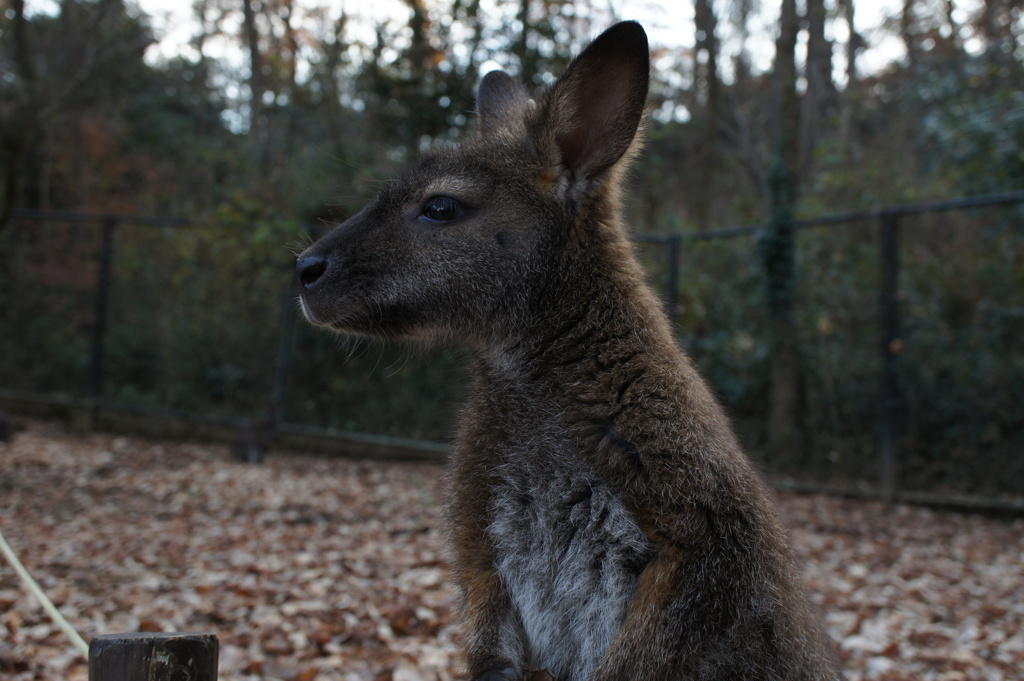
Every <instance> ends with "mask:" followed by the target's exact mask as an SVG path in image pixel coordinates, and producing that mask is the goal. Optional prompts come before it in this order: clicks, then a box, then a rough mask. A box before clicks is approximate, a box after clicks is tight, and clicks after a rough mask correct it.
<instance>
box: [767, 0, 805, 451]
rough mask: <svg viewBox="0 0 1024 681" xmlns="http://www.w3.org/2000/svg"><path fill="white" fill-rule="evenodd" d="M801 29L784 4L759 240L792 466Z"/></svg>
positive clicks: (773, 429)
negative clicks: (767, 199)
mask: <svg viewBox="0 0 1024 681" xmlns="http://www.w3.org/2000/svg"><path fill="white" fill-rule="evenodd" d="M799 29H800V24H799V17H798V16H797V11H796V0H782V15H781V19H780V23H779V38H778V41H777V42H776V52H775V80H776V84H777V87H778V90H779V100H778V101H779V105H778V123H777V126H778V127H777V129H776V142H775V150H774V154H773V157H772V161H771V164H770V170H769V185H770V186H769V189H770V195H771V216H770V218H769V223H768V226H767V227H766V228H765V232H764V234H763V235H762V237H761V259H762V265H763V267H764V271H765V286H766V291H765V292H766V301H767V307H768V313H769V317H770V320H771V330H770V337H771V406H770V415H769V421H768V440H769V443H768V445H769V451H770V453H771V455H772V456H773V457H775V458H777V459H780V460H783V461H787V462H791V461H795V460H799V459H800V457H801V456H802V446H801V438H800V430H799V424H800V412H801V375H800V355H799V350H798V345H797V344H798V340H797V339H798V336H797V332H796V323H795V320H794V318H793V302H794V295H795V289H796V258H795V252H796V244H795V239H794V234H793V230H794V222H795V218H796V204H797V195H798V189H799V176H800V173H799V158H800V157H799V131H800V99H799V96H798V94H797V82H796V81H797V69H796V43H797V33H798V31H799Z"/></svg>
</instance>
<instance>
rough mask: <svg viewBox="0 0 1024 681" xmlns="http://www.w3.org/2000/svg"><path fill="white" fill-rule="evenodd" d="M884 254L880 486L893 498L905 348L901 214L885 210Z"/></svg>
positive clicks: (881, 236)
mask: <svg viewBox="0 0 1024 681" xmlns="http://www.w3.org/2000/svg"><path fill="white" fill-rule="evenodd" d="M879 222H880V224H879V245H880V250H881V253H880V256H881V269H882V278H881V288H882V290H881V301H880V302H881V317H882V320H881V321H882V338H881V352H882V382H881V383H882V384H881V428H880V433H879V485H880V487H881V491H882V497H883V498H884V499H885V500H886V501H892V500H893V499H894V497H895V495H896V467H897V463H898V461H899V437H900V430H901V424H900V409H901V403H900V394H899V377H898V375H897V373H896V358H897V356H898V355H899V354H900V352H902V350H903V341H902V340H901V339H900V317H899V275H900V261H899V248H900V231H899V226H900V224H899V213H898V212H896V211H895V210H891V209H887V210H883V211H882V213H881V214H880V216H879Z"/></svg>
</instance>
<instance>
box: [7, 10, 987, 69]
mask: <svg viewBox="0 0 1024 681" xmlns="http://www.w3.org/2000/svg"><path fill="white" fill-rule="evenodd" d="M134 1H135V2H136V3H137V4H138V5H139V6H140V7H141V8H142V9H143V10H144V11H145V12H146V13H147V14H149V15H150V16H151V17H152V18H153V26H154V28H155V29H156V34H157V37H158V40H159V42H158V44H157V45H156V46H154V47H153V48H151V49H150V51H149V52H148V53H147V58H148V59H151V60H160V59H166V58H167V57H169V56H174V55H177V54H180V53H182V52H184V53H185V54H186V55H187V54H188V53H189V48H188V47H187V43H188V40H189V38H190V37H191V36H192V35H193V33H194V32H195V28H194V26H195V23H194V19H193V17H192V3H191V2H190V1H189V0H134ZM301 1H302V0H300V2H301ZM305 2H306V4H308V5H310V6H313V5H321V6H322V5H327V6H330V7H332V8H335V10H337V9H339V8H342V7H343V8H344V9H345V11H346V12H347V13H349V14H350V15H351V16H355V17H373V18H374V20H380V19H386V18H390V17H394V18H396V19H397V20H401V19H402V18H404V17H406V16H408V12H409V10H408V7H407V5H406V3H405V2H404V1H403V0H305ZM491 2H493V3H495V4H498V3H500V2H501V0H491ZM979 2H980V0H954V3H955V4H956V5H957V6H958V7H960V8H961V10H960V11H961V13H963V12H964V8H968V9H973V7H974V6H975V5H977V4H978V3H979ZM855 3H856V4H855V7H856V11H855V21H856V25H857V31H858V33H860V34H861V35H862V36H864V37H865V38H866V39H867V42H868V47H867V49H865V50H864V51H863V52H862V53H861V55H860V57H859V62H858V67H859V70H860V71H861V72H862V73H864V72H866V73H870V72H873V71H877V70H879V69H880V68H882V67H884V66H885V65H886V64H888V63H890V62H892V61H893V60H896V59H900V58H901V57H902V56H903V48H902V45H901V43H900V41H899V40H898V38H896V37H895V36H891V35H888V33H886V32H883V31H880V30H879V26H880V24H881V23H882V21H883V20H884V18H885V17H886V15H894V14H896V13H898V12H899V11H900V8H901V6H902V0H855ZM57 4H58V3H57V0H28V1H27V2H26V6H27V8H28V10H29V11H30V12H32V11H41V12H47V13H51V12H55V11H56V9H57ZM432 4H433V3H431V2H429V1H428V6H430V5H432ZM718 4H719V5H724V4H725V3H723V2H720V3H718ZM830 4H834V2H833V3H830ZM777 5H778V2H777V0H775V1H774V2H773V1H772V0H767V1H765V2H762V3H761V6H762V7H763V11H762V12H760V13H759V15H758V16H756V17H755V18H754V19H753V20H752V22H751V35H752V41H751V42H752V45H753V46H752V48H751V56H752V60H753V65H754V67H755V68H757V69H760V70H767V68H768V67H769V66H770V64H771V60H772V57H773V55H774V50H775V48H774V30H775V23H776V21H777V18H778V11H779V10H778V6H777ZM592 6H594V7H596V8H597V9H598V10H600V9H601V8H602V7H605V8H607V9H608V10H611V12H610V13H614V15H616V16H619V17H621V18H624V19H636V20H638V21H640V22H641V23H642V24H643V25H644V27H645V28H646V29H647V32H648V34H649V36H650V38H651V43H652V45H655V46H662V47H666V48H669V49H673V48H687V47H692V46H693V44H694V25H693V5H692V3H690V2H685V0H594V1H593V2H592ZM963 17H964V18H965V17H966V14H965V13H964V14H963ZM720 23H721V22H720ZM367 25H369V24H367ZM827 30H828V32H829V33H830V34H831V35H830V36H829V37H830V38H831V39H833V40H834V41H835V42H837V43H838V44H839V45H842V44H843V43H844V42H845V40H846V37H847V36H846V28H845V25H844V24H843V22H831V24H830V26H829V27H828V28H827ZM222 49H223V50H224V53H223V54H217V53H216V50H217V47H216V46H215V45H214V46H212V49H211V52H210V56H214V57H219V58H224V59H227V60H229V61H235V62H237V63H238V64H242V63H243V61H244V56H243V55H242V54H241V51H240V50H238V49H237V47H235V46H224V47H223V48H222ZM843 62H844V54H843V50H842V49H841V48H840V47H838V46H837V49H836V51H835V53H834V57H833V63H834V67H835V78H836V81H837V82H839V83H842V82H843V79H844V78H845V63H843ZM726 75H727V74H726Z"/></svg>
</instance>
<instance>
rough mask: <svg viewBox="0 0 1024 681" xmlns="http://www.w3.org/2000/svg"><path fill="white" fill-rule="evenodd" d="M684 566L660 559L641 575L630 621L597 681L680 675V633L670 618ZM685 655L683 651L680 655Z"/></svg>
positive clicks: (655, 680) (662, 679)
mask: <svg viewBox="0 0 1024 681" xmlns="http://www.w3.org/2000/svg"><path fill="white" fill-rule="evenodd" d="M679 569H680V565H679V564H678V562H677V561H673V560H670V559H666V558H663V557H662V558H657V559H655V560H654V561H653V562H651V563H650V564H649V565H648V566H647V567H646V568H645V569H644V571H643V573H642V574H641V575H640V580H639V582H638V583H637V590H636V595H635V597H634V599H633V603H632V604H631V605H630V609H629V613H628V615H627V617H626V621H625V622H623V624H622V628H621V629H620V630H619V634H618V636H616V638H615V641H614V642H613V643H612V646H611V648H610V649H609V650H608V653H607V654H606V655H605V658H604V660H603V661H602V662H601V665H600V666H599V667H598V669H597V671H596V673H595V674H594V677H593V681H625V680H627V679H637V680H638V681H639V680H640V679H643V680H645V681H668V680H669V679H676V678H683V677H680V676H679V674H678V672H679V666H680V665H679V658H678V654H675V653H677V651H679V642H680V639H683V638H685V636H680V632H678V631H672V630H671V629H672V628H673V627H672V626H671V624H670V623H669V622H668V621H667V618H666V615H667V612H668V609H669V604H670V601H672V600H673V599H674V597H675V596H676V594H675V591H676V588H675V587H676V585H677V584H678V579H679V576H678V575H679ZM679 652H682V651H679Z"/></svg>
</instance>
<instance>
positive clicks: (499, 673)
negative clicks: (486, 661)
mask: <svg viewBox="0 0 1024 681" xmlns="http://www.w3.org/2000/svg"><path fill="white" fill-rule="evenodd" d="M472 681H523V677H522V676H521V675H520V674H519V673H518V672H516V670H515V669H514V668H513V667H498V668H497V669H488V670H487V671H485V672H481V673H480V674H478V675H477V676H474V677H473V679H472Z"/></svg>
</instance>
